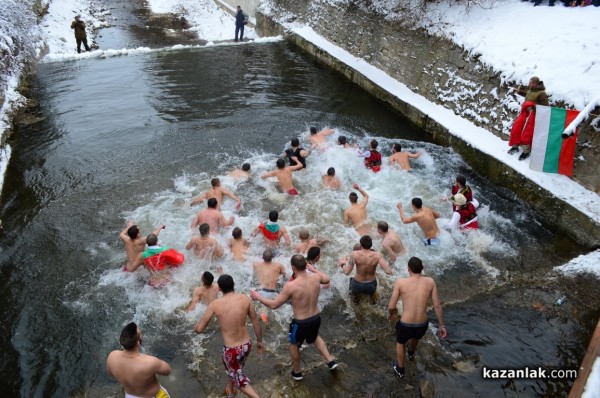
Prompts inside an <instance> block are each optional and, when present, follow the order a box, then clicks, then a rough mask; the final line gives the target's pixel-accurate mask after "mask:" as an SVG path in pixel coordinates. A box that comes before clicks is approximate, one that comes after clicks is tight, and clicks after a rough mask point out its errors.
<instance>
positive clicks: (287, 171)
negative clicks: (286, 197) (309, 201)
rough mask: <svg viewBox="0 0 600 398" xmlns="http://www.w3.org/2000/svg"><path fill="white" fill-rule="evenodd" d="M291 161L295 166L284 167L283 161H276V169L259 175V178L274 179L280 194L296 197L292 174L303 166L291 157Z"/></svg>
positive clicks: (295, 158) (296, 191) (296, 192)
mask: <svg viewBox="0 0 600 398" xmlns="http://www.w3.org/2000/svg"><path fill="white" fill-rule="evenodd" d="M292 160H294V161H295V162H296V165H295V166H287V167H285V161H284V160H283V159H277V169H275V170H272V171H270V172H268V173H265V174H263V175H261V176H260V178H263V179H265V178H269V177H276V178H277V182H278V183H279V188H280V189H281V191H282V192H284V193H289V194H290V195H298V190H297V189H296V188H295V187H294V183H293V181H292V172H293V171H296V170H300V169H301V168H303V167H304V166H303V165H302V164H301V163H300V161H299V160H298V158H297V157H295V156H292Z"/></svg>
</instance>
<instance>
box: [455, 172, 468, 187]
mask: <svg viewBox="0 0 600 398" xmlns="http://www.w3.org/2000/svg"><path fill="white" fill-rule="evenodd" d="M456 182H458V183H459V184H460V185H461V186H462V187H465V186H467V177H465V176H464V175H461V174H459V175H457V176H456Z"/></svg>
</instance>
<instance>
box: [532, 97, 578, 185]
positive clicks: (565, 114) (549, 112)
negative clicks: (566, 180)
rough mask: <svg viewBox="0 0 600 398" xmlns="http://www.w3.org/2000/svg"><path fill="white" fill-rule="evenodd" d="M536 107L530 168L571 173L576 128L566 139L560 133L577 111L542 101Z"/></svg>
mask: <svg viewBox="0 0 600 398" xmlns="http://www.w3.org/2000/svg"><path fill="white" fill-rule="evenodd" d="M535 109H536V110H535V128H534V130H533V142H532V144H531V160H530V161H529V168H530V169H532V170H537V171H543V172H545V173H558V174H564V175H567V176H572V175H573V161H574V160H575V143H576V140H577V130H575V133H574V134H573V135H572V136H570V137H569V138H566V139H563V138H562V133H563V131H564V130H565V128H566V127H567V126H568V125H569V124H570V123H571V122H572V121H573V119H575V118H576V117H577V115H578V114H579V111H574V110H569V109H562V108H553V107H550V106H544V105H537V106H536V107H535Z"/></svg>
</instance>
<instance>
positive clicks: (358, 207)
mask: <svg viewBox="0 0 600 398" xmlns="http://www.w3.org/2000/svg"><path fill="white" fill-rule="evenodd" d="M354 189H357V190H358V191H359V192H360V193H361V194H362V196H363V200H362V201H361V202H360V203H358V199H357V198H358V196H357V195H356V194H355V193H354V192H352V193H351V194H350V207H348V208H347V209H346V210H345V211H344V224H346V225H348V224H349V223H350V222H352V225H353V226H354V229H355V230H356V232H357V233H358V234H359V235H361V236H362V235H365V234H368V233H369V232H370V231H371V224H370V223H369V222H368V221H367V204H368V203H369V195H368V194H367V193H366V192H365V191H363V190H362V189H361V188H360V187H359V186H358V184H356V183H355V184H354ZM355 196H356V198H355Z"/></svg>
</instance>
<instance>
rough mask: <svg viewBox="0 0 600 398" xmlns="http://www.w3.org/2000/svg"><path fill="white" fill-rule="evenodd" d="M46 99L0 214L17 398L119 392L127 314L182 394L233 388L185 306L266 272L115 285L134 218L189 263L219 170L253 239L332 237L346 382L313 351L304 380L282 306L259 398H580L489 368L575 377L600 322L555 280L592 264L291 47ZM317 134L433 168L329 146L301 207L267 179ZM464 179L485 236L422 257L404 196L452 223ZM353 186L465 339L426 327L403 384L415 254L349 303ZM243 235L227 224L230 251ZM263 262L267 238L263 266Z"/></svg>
mask: <svg viewBox="0 0 600 398" xmlns="http://www.w3.org/2000/svg"><path fill="white" fill-rule="evenodd" d="M33 97H34V98H35V99H36V100H37V101H38V106H37V107H36V108H35V109H34V111H33V112H35V113H37V115H38V116H40V117H43V118H44V119H43V121H41V122H39V123H37V124H34V125H30V126H22V127H21V129H20V131H19V132H18V134H17V135H16V136H15V137H14V139H13V142H12V143H11V144H12V147H13V155H12V159H11V162H10V165H9V169H8V171H7V175H6V180H5V184H4V191H3V192H2V203H1V208H0V211H1V213H0V215H1V218H2V222H3V227H4V232H3V235H2V236H1V238H0V247H1V250H2V252H1V253H0V270H1V274H0V275H1V278H0V289H1V291H2V292H3V296H4V299H3V300H2V301H1V302H0V316H1V318H2V319H4V322H3V323H2V327H1V328H0V336H1V340H0V342H1V347H0V348H1V349H0V352H1V353H0V358H2V361H1V364H2V365H1V369H0V372H1V376H2V382H1V383H0V392H1V393H3V394H2V395H6V396H21V397H71V396H73V397H83V396H85V397H106V396H120V395H121V394H122V392H121V391H122V390H121V389H120V387H119V386H118V385H117V384H116V383H115V382H114V380H111V379H110V378H109V377H108V375H107V374H106V372H105V370H104V366H105V360H106V356H107V355H108V353H109V352H110V351H111V350H113V349H118V348H119V345H118V336H119V333H120V330H121V328H122V327H123V325H124V324H126V323H128V322H130V321H132V320H133V321H136V322H137V323H138V324H139V325H140V327H141V328H142V329H143V331H144V345H145V349H146V352H148V353H151V354H153V355H157V356H159V357H161V358H163V359H165V360H167V361H168V362H169V363H170V364H171V365H172V367H173V374H172V375H171V376H169V377H165V378H162V379H161V382H162V383H163V385H165V386H166V387H167V389H168V390H169V391H170V392H171V394H172V396H176V397H191V396H199V397H203V396H219V395H220V394H222V391H223V390H222V389H223V387H224V385H225V384H226V377H225V374H224V372H223V370H222V365H221V362H220V347H221V344H222V342H221V338H220V334H219V332H218V330H217V328H216V327H215V326H214V325H213V326H212V327H210V328H209V329H208V330H207V332H206V333H204V334H203V335H201V336H197V335H195V334H194V333H193V328H194V325H195V323H196V322H197V320H198V319H199V317H200V316H201V314H202V312H203V306H199V308H197V309H196V310H195V311H192V312H190V313H185V312H183V311H181V308H182V307H184V306H185V305H186V304H187V302H188V301H189V299H190V293H191V290H192V289H193V287H194V286H196V285H197V284H198V283H199V279H200V275H201V274H202V272H203V271H204V270H206V269H212V270H215V269H216V267H217V266H218V265H220V266H222V267H223V269H224V271H225V272H227V273H230V274H231V275H233V276H234V279H235V281H236V290H237V291H241V292H247V291H248V290H250V289H251V288H252V287H254V286H255V282H254V281H253V280H252V272H251V265H250V262H248V263H244V264H237V263H235V262H233V261H232V260H231V258H230V256H229V255H227V256H226V257H225V259H224V260H221V261H219V262H218V263H217V264H212V265H211V264H207V263H206V262H204V261H201V260H199V259H195V258H194V257H193V254H192V253H190V252H188V253H186V262H185V264H184V265H183V267H181V268H180V269H177V270H176V271H174V272H173V280H172V282H171V283H170V285H168V286H167V287H165V288H163V289H153V288H151V287H149V286H148V284H147V281H148V274H147V272H146V271H145V270H141V271H139V272H137V273H134V274H125V273H123V272H122V271H121V270H120V267H121V266H122V265H123V263H124V262H125V255H124V249H123V246H122V243H121V242H120V240H119V238H118V233H119V232H120V231H121V230H122V229H123V228H124V227H125V225H126V222H127V220H136V222H137V223H138V224H139V225H140V228H141V230H142V233H149V232H150V231H151V230H152V229H153V228H154V227H155V226H157V225H158V224H160V223H165V224H166V225H167V227H166V229H165V230H164V231H162V232H161V234H160V241H161V242H162V243H163V244H166V245H169V246H172V247H174V248H177V249H180V250H182V251H183V248H184V246H185V244H186V242H187V241H188V240H189V238H190V236H191V234H192V231H191V230H190V227H189V226H190V223H191V220H192V218H193V215H194V212H195V211H197V210H199V209H201V208H202V207H203V205H200V206H199V207H198V208H190V206H189V201H190V199H191V198H192V197H193V196H194V195H197V194H199V193H200V192H202V191H204V190H206V189H207V188H208V187H209V185H210V179H211V178H213V177H216V176H219V177H221V180H222V183H223V185H224V186H225V187H227V188H229V189H231V190H232V191H234V192H235V193H236V194H237V195H238V196H239V197H240V198H241V199H242V208H241V210H240V211H239V212H235V211H234V208H233V203H232V201H226V202H225V204H224V207H223V211H224V213H225V215H226V216H228V215H235V217H236V221H235V225H236V226H239V227H241V228H242V230H243V231H244V234H245V235H249V233H250V232H251V230H252V229H254V228H255V227H256V226H257V225H258V223H259V222H261V221H264V220H265V219H266V217H267V213H268V212H269V211H270V210H272V209H277V210H279V211H280V220H281V223H282V224H283V225H285V226H286V227H287V228H288V230H289V231H290V233H291V235H292V238H293V240H294V242H296V241H297V240H298V238H297V234H298V231H299V230H300V229H301V228H302V227H305V228H308V229H309V230H310V232H311V233H312V234H317V235H319V236H320V237H327V238H329V239H330V242H329V243H327V244H326V245H324V246H323V248H322V249H323V253H322V260H321V262H320V266H321V269H322V270H323V271H325V272H326V273H328V274H329V275H331V278H332V287H331V288H330V289H328V290H324V291H323V294H322V295H321V299H320V301H321V308H322V315H323V325H322V328H321V335H322V336H323V337H324V339H325V341H326V342H327V343H328V345H329V349H330V351H331V352H332V354H333V355H334V356H335V357H336V358H337V360H338V362H339V363H340V364H341V365H340V368H339V370H337V371H336V372H335V373H333V374H330V372H329V371H328V370H327V368H326V366H325V365H324V364H323V363H322V361H321V359H320V357H319V356H318V354H317V353H316V350H315V349H314V348H313V347H309V348H307V349H305V350H303V353H302V355H303V365H302V366H303V369H304V373H305V380H304V381H303V382H301V383H295V382H292V380H291V378H290V376H289V370H290V365H289V354H288V351H287V344H286V337H287V333H286V330H287V322H289V319H290V316H291V309H290V308H289V306H287V305H286V306H284V307H283V308H281V309H279V310H277V311H274V312H270V313H269V318H270V322H269V324H268V325H266V326H265V337H264V339H265V345H266V352H265V353H264V355H263V356H262V357H260V356H259V355H258V354H257V353H256V352H253V353H252V354H251V357H250V359H249V361H248V365H247V372H248V374H249V375H250V377H251V379H252V380H253V382H254V385H255V388H256V389H257V390H258V392H259V393H261V394H262V395H264V396H271V394H273V393H274V392H275V391H276V392H278V393H279V394H281V396H285V395H287V396H299V397H312V396H327V397H347V396H356V397H363V396H372V397H379V396H394V397H396V396H411V397H412V396H417V394H418V385H419V383H420V382H421V381H423V380H428V381H430V382H431V383H433V384H434V385H435V388H436V391H437V392H438V393H439V394H440V395H439V396H472V395H478V394H483V393H485V394H486V395H489V396H544V395H545V396H566V392H567V391H568V388H569V386H570V385H571V384H572V382H573V380H558V381H556V380H554V381H546V380H514V381H507V380H500V381H490V380H483V379H482V378H481V368H482V366H487V367H496V368H502V367H511V368H514V367H521V366H530V367H531V366H545V367H562V368H576V367H577V366H578V363H579V361H580V360H581V358H582V356H583V351H584V350H585V347H586V344H587V341H588V339H589V335H590V332H591V330H592V329H593V324H590V321H589V320H590V319H592V318H593V319H596V318H597V316H598V310H597V307H594V306H591V307H590V306H589V305H585V304H582V303H579V302H573V303H571V302H568V303H567V304H566V305H565V306H563V307H558V308H552V307H551V303H552V302H553V301H554V300H555V299H556V298H557V297H558V296H559V295H562V294H563V293H565V290H567V289H572V288H573V286H575V285H573V284H572V283H573V282H570V281H569V280H566V281H565V280H563V279H562V278H554V277H548V276H547V273H548V271H549V270H550V269H551V268H552V267H553V266H556V265H560V264H562V263H564V262H566V261H567V260H568V259H570V258H572V257H574V256H576V255H578V254H580V253H582V252H583V251H584V249H583V248H581V247H579V246H577V245H576V244H575V243H574V242H572V241H570V240H569V239H567V238H565V237H563V236H560V235H556V234H555V233H554V232H553V231H550V230H548V229H546V228H545V227H544V226H543V223H542V222H541V220H539V219H538V218H537V217H536V215H535V214H534V213H533V212H531V211H530V210H529V209H528V208H527V206H526V205H525V204H523V203H521V202H520V201H517V200H516V199H515V197H514V195H513V194H512V193H511V192H508V191H505V190H503V189H501V188H498V187H494V186H491V185H490V184H489V183H488V182H487V181H486V180H485V179H484V178H482V177H481V176H479V175H477V173H476V171H474V170H471V169H470V168H469V167H468V166H467V165H466V164H465V163H464V162H463V161H462V160H461V158H460V157H459V156H458V155H457V154H455V153H454V152H453V151H452V150H451V149H448V148H443V147H439V146H437V145H434V144H431V143H429V142H427V136H426V135H425V134H424V133H423V132H422V131H419V130H418V129H416V128H415V127H414V126H411V125H410V124H409V123H407V122H406V121H405V120H403V119H402V117H401V116H400V115H398V114H397V113H395V112H393V111H391V110H390V109H388V107H387V106H386V105H384V104H382V103H381V102H379V101H377V100H375V99H373V98H372V97H371V96H369V95H368V94H367V93H365V92H364V91H362V90H361V89H359V88H357V87H356V86H354V85H352V84H351V83H349V82H348V81H347V80H345V79H343V78H342V77H340V76H339V75H337V74H335V73H334V72H332V71H329V70H327V69H325V68H323V67H321V66H319V65H316V64H315V63H313V62H312V61H311V60H310V59H309V58H307V57H306V56H304V55H302V54H301V53H298V52H297V51H295V50H294V49H293V48H291V47H289V46H288V45H287V44H285V43H283V42H279V43H269V44H266V43H265V44H244V45H241V46H229V45H222V46H218V45H217V46H214V47H208V48H197V49H182V50H178V51H164V52H161V51H158V52H152V53H147V54H138V55H131V56H122V57H113V58H101V59H88V60H81V61H77V62H64V63H48V64H41V65H40V66H39V68H38V71H37V77H36V78H35V82H34V88H33ZM311 125H316V126H318V127H323V126H332V127H335V128H336V129H337V132H336V134H335V135H334V136H333V137H332V138H331V139H330V141H332V142H333V140H334V139H335V138H336V137H337V136H338V135H339V134H344V135H346V136H348V137H349V139H350V141H351V142H353V143H357V144H359V145H360V146H361V147H366V146H367V145H368V142H369V141H370V140H371V139H372V138H377V139H378V141H379V142H380V148H381V149H382V150H381V151H382V153H383V154H384V156H388V155H389V154H390V152H391V151H390V146H391V144H392V143H394V142H399V143H401V144H402V145H403V147H405V148H407V149H409V150H418V151H421V152H422V156H421V157H420V158H419V159H417V160H416V161H414V162H413V164H414V167H415V170H414V171H413V172H412V173H407V172H401V171H398V170H391V169H389V168H387V167H384V169H383V170H382V171H381V172H380V173H378V174H373V173H371V172H369V171H367V170H365V169H364V167H363V166H362V164H361V160H360V159H359V158H358V157H356V156H355V154H354V153H353V151H352V150H343V149H341V148H338V147H335V146H334V145H331V146H330V148H329V149H328V150H326V151H324V152H321V151H315V152H313V154H312V155H311V156H310V157H309V158H308V168H307V170H304V171H301V172H297V173H295V175H294V178H295V181H296V186H297V188H298V190H299V191H300V193H301V194H300V196H299V197H296V198H289V197H287V196H286V195H282V194H280V193H278V192H277V189H276V185H275V184H274V182H272V181H265V180H261V179H260V178H257V177H258V176H259V175H260V174H262V173H263V172H265V171H267V170H270V169H272V168H273V167H274V163H275V159H276V156H277V155H279V154H280V153H281V152H282V151H283V150H284V148H285V147H286V144H287V143H288V142H289V140H290V139H291V138H292V137H296V136H298V137H300V138H302V139H303V140H304V142H306V140H307V131H308V127H309V126H311ZM243 162H250V163H251V164H252V174H253V176H254V177H253V178H252V179H250V180H249V181H236V180H233V179H231V178H230V177H227V173H228V172H229V171H230V170H232V169H234V168H236V167H239V166H240V165H241V164H242V163H243ZM330 166H335V168H336V170H337V174H338V176H339V177H340V178H341V180H342V181H343V183H344V185H345V187H344V189H342V190H340V191H339V192H332V191H325V190H323V189H322V188H321V186H320V176H321V175H323V174H324V173H325V171H326V170H327V168H328V167H330ZM459 173H461V174H466V175H467V177H468V180H469V183H470V184H471V185H472V186H473V187H474V189H475V192H476V196H477V198H478V199H479V200H480V202H482V207H481V209H480V212H479V214H480V220H481V221H480V225H481V230H480V231H479V232H475V233H472V234H467V235H463V234H461V233H458V232H453V233H450V232H447V231H445V232H443V234H442V244H441V246H440V247H437V248H426V247H424V246H422V244H421V243H420V237H421V233H420V231H419V230H418V227H416V225H406V226H405V225H402V224H401V223H400V221H399V217H398V213H397V210H396V207H395V205H396V203H398V202H402V203H403V204H404V206H405V208H407V209H409V210H408V211H407V212H408V213H410V212H411V211H410V199H411V198H412V197H414V196H419V197H422V198H423V199H424V202H425V204H426V205H429V206H431V207H433V208H435V209H436V210H438V211H440V212H441V213H442V215H443V216H444V217H445V218H448V217H449V216H450V205H449V202H447V201H444V200H443V199H442V198H443V196H446V195H448V193H449V188H450V185H451V181H452V180H453V178H454V177H455V176H456V175H457V174H459ZM353 182H358V183H359V184H360V185H361V186H362V187H363V188H364V189H365V190H366V191H367V192H368V193H369V195H370V201H369V207H368V210H369V217H370V219H371V220H373V221H376V220H386V221H388V223H389V224H390V226H391V227H392V228H394V229H395V230H397V231H398V233H399V234H400V236H401V238H402V239H403V241H404V243H405V245H406V246H407V247H408V249H409V256H413V255H414V256H419V257H421V258H422V259H423V261H424V263H425V266H426V273H427V274H428V275H431V276H433V277H434V278H435V279H436V281H437V283H438V288H439V290H440V296H441V299H442V301H443V303H444V311H445V316H446V319H447V321H446V324H447V325H448V329H449V333H450V336H449V338H448V339H447V340H446V341H444V342H440V341H439V340H438V339H437V338H436V337H435V336H434V332H435V328H431V330H430V332H429V333H428V334H427V336H426V338H425V339H424V340H423V342H422V343H421V345H420V346H419V350H418V353H417V360H416V362H415V363H412V364H410V365H409V367H408V375H407V380H406V381H405V382H402V383H399V382H398V381H397V380H396V379H395V378H394V377H393V375H392V373H391V366H390V364H391V361H392V360H393V359H394V357H395V354H394V337H393V325H392V324H390V323H389V322H388V321H387V320H386V318H385V309H386V305H387V300H388V299H389V295H390V289H391V286H392V284H393V282H394V280H395V278H397V277H402V276H406V275H407V272H406V266H405V264H406V261H407V259H408V257H409V256H405V257H401V258H400V259H399V260H398V261H397V262H396V264H394V266H393V269H394V275H393V276H387V275H384V274H383V273H381V274H379V275H378V278H379V285H380V287H379V288H378V289H379V292H380V297H379V300H378V303H377V304H376V305H375V306H370V305H367V304H360V305H358V306H357V305H354V304H353V303H352V302H351V301H350V300H348V287H347V285H348V277H347V276H345V275H343V274H342V273H341V272H340V271H339V268H338V267H337V261H336V259H337V258H338V257H341V256H342V255H345V254H347V253H348V252H349V251H350V249H351V247H352V245H353V244H354V243H355V242H356V241H357V239H358V235H356V233H355V232H354V231H353V230H352V229H349V228H345V227H344V226H343V225H342V212H343V209H344V208H345V207H347V205H348V200H347V195H348V193H349V192H350V187H351V184H352V183H353ZM230 234H231V229H225V230H224V231H223V233H222V236H221V237H219V239H220V240H222V241H223V242H224V241H225V239H226V238H228V237H229V236H230ZM380 245H381V241H380V240H376V241H375V247H376V248H379V247H380ZM262 250H263V247H262V245H261V242H260V240H259V239H256V240H253V241H252V245H251V248H250V257H251V259H257V258H258V257H259V256H260V254H261V253H262ZM290 255H291V251H290V250H283V251H282V256H281V257H279V258H278V260H279V261H281V262H282V263H284V264H285V265H286V266H287V265H288V264H289V257H290ZM579 282H581V283H585V281H579ZM592 286H593V285H592ZM567 293H568V292H567ZM573 301H574V300H573ZM434 319H435V317H434V316H433V315H432V318H431V320H432V321H433V320H434ZM434 323H435V322H434Z"/></svg>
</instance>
